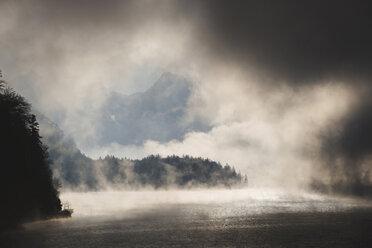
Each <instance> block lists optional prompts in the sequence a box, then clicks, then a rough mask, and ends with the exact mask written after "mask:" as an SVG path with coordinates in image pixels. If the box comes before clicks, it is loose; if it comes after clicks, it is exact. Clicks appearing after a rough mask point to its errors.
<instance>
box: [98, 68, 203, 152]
mask: <svg viewBox="0 0 372 248" xmlns="http://www.w3.org/2000/svg"><path fill="white" fill-rule="evenodd" d="M191 93H192V83H191V82H190V81H189V80H187V79H185V78H182V77H179V76H177V75H174V74H171V73H164V74H163V75H162V76H161V77H160V78H159V79H158V80H157V81H156V82H155V84H154V85H153V86H152V87H151V88H149V89H148V90H146V91H144V92H140V93H136V94H133V95H129V96H127V95H123V94H120V93H117V92H113V93H111V94H110V96H109V97H108V99H107V101H106V102H105V103H104V104H103V106H102V109H101V113H102V116H101V118H100V119H101V120H102V123H101V127H102V129H101V132H100V144H101V145H105V144H110V143H112V142H116V143H119V144H122V145H142V144H143V143H144V142H145V141H146V140H149V139H150V140H155V141H159V142H167V141H170V140H172V139H176V140H182V139H183V136H184V135H185V134H186V133H187V132H190V131H202V132H204V131H208V130H210V126H209V125H208V124H207V123H206V122H205V121H203V120H201V119H198V118H190V116H189V115H188V112H187V106H188V102H189V99H190V96H191Z"/></svg>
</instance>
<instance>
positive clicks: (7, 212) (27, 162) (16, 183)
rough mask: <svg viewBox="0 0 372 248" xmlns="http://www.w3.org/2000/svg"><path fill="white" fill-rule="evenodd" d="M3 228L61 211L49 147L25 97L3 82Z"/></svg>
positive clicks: (0, 128)
mask: <svg viewBox="0 0 372 248" xmlns="http://www.w3.org/2000/svg"><path fill="white" fill-rule="evenodd" d="M0 120H1V121H0V215H1V216H0V220H1V221H0V230H1V229H3V228H7V227H10V226H15V225H17V224H18V223H20V222H22V221H27V220H33V219H37V218H48V217H52V216H56V215H57V214H59V213H60V211H61V202H60V200H59V197H58V191H57V190H56V188H55V186H54V185H53V179H52V173H51V170H50V169H49V160H48V156H47V151H46V148H45V147H44V146H43V145H42V143H41V141H40V136H39V127H38V123H37V121H36V118H35V116H34V115H33V114H31V113H30V105H29V104H28V103H27V102H26V101H25V99H24V98H23V97H22V96H20V95H18V94H17V93H15V92H14V91H13V90H12V89H10V88H8V87H7V86H6V85H5V83H4V82H3V81H0Z"/></svg>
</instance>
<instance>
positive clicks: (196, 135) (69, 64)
mask: <svg viewBox="0 0 372 248" xmlns="http://www.w3.org/2000/svg"><path fill="white" fill-rule="evenodd" d="M369 21H370V16H369V13H368V7H366V6H365V4H364V3H362V2H358V3H353V4H352V3H351V2H350V1H328V2H327V3H324V2H323V1H311V2H307V3H301V4H293V3H292V2H291V1H283V2H281V3H278V2H276V1H270V4H263V3H262V2H260V1H250V2H245V1H232V2H228V3H227V2H226V3H220V2H218V3H216V2H215V1H203V2H200V1H187V3H186V2H184V1H168V0H164V1H156V2H155V1H125V2H122V1H110V2H109V3H107V4H106V3H105V4H104V3H102V2H100V1H84V0H81V1H63V2H60V1H47V2H45V1H40V0H32V1H18V2H13V1H1V3H0V50H1V56H0V68H1V69H2V70H3V74H4V78H5V80H6V81H7V82H9V84H10V86H11V87H13V88H14V89H15V90H16V91H17V92H19V93H20V94H22V95H24V96H25V97H26V98H27V99H28V100H29V101H30V102H31V104H32V105H33V107H34V108H35V109H37V110H38V111H40V112H42V113H43V114H45V115H46V116H48V117H49V118H50V119H51V120H52V121H53V122H55V123H57V124H58V125H59V126H60V127H61V129H62V130H63V131H64V132H65V133H66V134H67V135H68V136H71V137H72V138H73V139H74V140H75V142H76V144H77V147H78V148H79V149H81V151H82V152H83V153H85V154H87V155H88V156H90V157H93V158H98V157H100V156H102V157H103V156H105V155H106V154H115V155H117V156H120V157H130V158H141V157H144V156H146V155H149V154H156V153H159V154H161V155H164V156H165V155H170V154H178V155H183V154H190V155H194V156H203V157H209V158H211V159H213V160H217V161H220V162H221V163H223V164H224V163H229V164H231V165H234V166H235V167H236V168H237V169H239V170H240V171H241V172H243V173H246V174H248V175H249V177H250V180H251V182H252V185H256V186H276V187H286V188H306V187H308V188H309V187H312V186H314V185H315V186H316V188H318V189H322V190H323V191H325V192H330V191H332V192H333V191H338V192H344V193H348V194H354V195H362V196H365V195H369V193H368V192H370V190H369V189H370V185H371V172H370V164H371V163H370V157H371V156H370V155H371V147H372V146H371V142H370V140H371V139H370V131H369V126H370V124H371V118H370V114H369V113H370V111H369V110H370V106H371V101H370V100H368V99H370V96H371V92H372V90H371V86H370V85H371V79H372V77H371V71H370V67H371V65H372V63H371V57H372V56H371V54H370V53H371V49H370V48H369V46H370V44H371V35H370V32H369V29H370V27H369V25H368V24H369ZM167 72H171V73H174V74H176V75H180V76H181V77H186V78H189V79H190V81H191V84H192V85H193V88H192V92H191V93H190V96H189V98H188V99H187V101H186V102H183V103H182V104H183V105H184V106H183V107H184V111H185V113H186V114H185V116H187V117H188V118H189V119H200V120H203V122H205V123H206V126H208V127H210V128H208V129H205V130H200V129H197V128H193V127H189V126H188V125H184V127H185V129H184V130H181V131H179V132H177V135H174V136H166V138H164V139H160V138H158V139H157V138H151V139H150V138H149V139H146V140H144V142H143V144H138V142H136V141H134V140H133V141H132V140H129V141H128V140H125V142H122V143H120V142H117V141H114V140H109V141H107V142H106V143H105V144H103V143H101V142H100V136H101V135H102V134H103V133H104V132H103V130H104V129H105V126H104V125H105V124H104V122H102V120H101V119H102V106H104V104H105V103H106V101H107V100H108V99H109V96H110V95H111V93H112V92H114V91H116V92H119V93H120V94H123V95H133V94H138V93H141V92H144V91H146V90H147V89H149V88H150V87H151V86H152V85H153V84H154V82H156V81H157V80H158V79H159V78H160V77H161V75H162V74H163V73H167ZM168 107H169V109H170V110H173V109H172V106H168ZM159 116H161V115H159ZM156 117H158V116H156ZM184 122H185V123H187V118H186V119H184ZM160 123H161V122H160ZM167 124H169V123H167ZM133 125H135V124H133ZM166 126H167V125H161V124H156V122H152V124H151V125H148V129H151V130H152V131H153V132H154V133H155V134H156V135H158V134H161V133H162V132H163V131H164V129H165V127H166ZM124 128H125V127H124ZM167 128H168V126H167ZM128 129H129V128H128ZM168 129H170V128H168ZM156 130H162V132H160V131H159V132H158V133H157V132H156ZM156 135H154V137H157V136H156ZM174 137H177V138H175V139H174ZM141 138H143V137H140V138H139V140H141Z"/></svg>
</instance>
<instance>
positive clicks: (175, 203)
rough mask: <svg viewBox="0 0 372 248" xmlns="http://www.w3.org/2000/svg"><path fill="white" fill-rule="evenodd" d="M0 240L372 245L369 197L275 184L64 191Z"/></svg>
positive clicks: (14, 243)
mask: <svg viewBox="0 0 372 248" xmlns="http://www.w3.org/2000/svg"><path fill="white" fill-rule="evenodd" d="M61 199H62V201H68V202H69V203H70V205H71V207H72V208H74V214H73V217H72V218H70V219H57V220H49V221H39V222H34V223H28V224H25V225H24V226H23V227H22V228H21V229H19V230H13V231H8V232H6V233H3V234H1V236H0V237H1V240H0V247H372V204H371V203H370V202H368V201H363V200H357V199H351V198H337V197H326V196H322V195H317V194H309V193H304V192H288V191H280V190H272V189H237V190H192V191H178V190H169V191H150V190H149V191H138V192H135V191H131V192H126V191H123V192H115V191H110V192H95V193H63V194H62V195H61Z"/></svg>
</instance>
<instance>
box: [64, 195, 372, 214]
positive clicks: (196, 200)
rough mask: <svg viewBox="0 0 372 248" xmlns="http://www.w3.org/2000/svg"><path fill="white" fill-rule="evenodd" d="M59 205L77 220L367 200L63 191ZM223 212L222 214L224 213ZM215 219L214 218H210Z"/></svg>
mask: <svg viewBox="0 0 372 248" xmlns="http://www.w3.org/2000/svg"><path fill="white" fill-rule="evenodd" d="M61 200H62V202H68V203H69V204H70V206H72V208H73V209H74V218H78V217H115V218H118V217H132V216H133V214H134V213H138V212H151V211H154V210H157V209H164V207H166V208H182V207H185V206H195V205H198V206H218V207H219V208H221V209H220V210H221V211H218V213H216V212H213V211H212V212H209V211H207V212H208V213H207V215H208V216H209V215H212V216H213V214H217V215H220V214H222V215H226V214H227V213H230V214H231V213H232V214H234V215H235V214H236V215H256V214H270V213H280V212H331V211H336V212H337V211H346V210H350V209H352V208H355V207H368V206H370V204H371V203H370V202H369V201H365V200H357V199H354V198H345V197H342V198H338V197H331V196H324V195H319V194H315V193H306V192H303V191H286V190H281V189H273V188H255V189H247V188H244V189H232V190H226V189H208V190H206V189H200V190H147V191H102V192H91V193H78V192H65V193H63V194H62V195H61ZM224 209H225V210H226V213H224ZM214 217H216V216H214Z"/></svg>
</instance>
